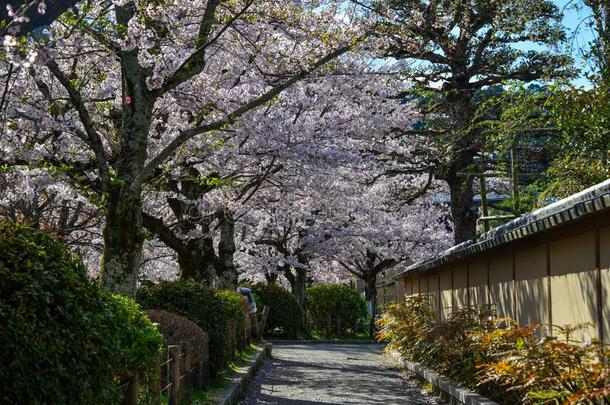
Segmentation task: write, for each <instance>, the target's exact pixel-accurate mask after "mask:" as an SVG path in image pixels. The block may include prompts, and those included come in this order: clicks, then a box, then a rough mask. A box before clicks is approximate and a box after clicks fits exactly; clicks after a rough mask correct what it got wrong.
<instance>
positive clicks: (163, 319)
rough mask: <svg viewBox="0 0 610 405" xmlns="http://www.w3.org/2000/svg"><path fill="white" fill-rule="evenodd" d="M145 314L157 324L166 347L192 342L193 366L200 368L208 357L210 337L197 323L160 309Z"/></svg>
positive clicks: (148, 310) (150, 310)
mask: <svg viewBox="0 0 610 405" xmlns="http://www.w3.org/2000/svg"><path fill="white" fill-rule="evenodd" d="M144 313H145V314H146V316H148V318H149V319H150V320H151V321H152V322H154V323H156V324H157V327H158V328H159V332H161V334H162V335H163V337H164V338H165V344H166V345H179V344H181V343H182V342H191V353H192V362H193V365H195V366H197V367H198V365H199V364H200V363H201V361H202V360H204V359H205V358H207V357H208V347H207V346H208V344H207V340H208V337H207V336H206V334H205V332H204V331H203V330H202V329H201V328H200V327H199V326H197V324H196V323H195V322H193V321H191V320H190V319H187V318H185V317H184V316H180V315H177V314H174V313H171V312H167V311H163V310H160V309H147V310H146V311H144Z"/></svg>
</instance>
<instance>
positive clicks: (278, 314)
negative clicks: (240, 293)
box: [253, 284, 303, 337]
mask: <svg viewBox="0 0 610 405" xmlns="http://www.w3.org/2000/svg"><path fill="white" fill-rule="evenodd" d="M253 291H254V293H255V294H256V295H255V299H258V300H259V301H257V302H256V306H257V308H258V310H259V311H260V310H262V309H263V306H264V305H266V306H268V307H269V317H268V319H267V325H266V327H265V330H266V331H269V332H272V331H274V329H276V328H279V329H280V330H281V332H282V333H283V334H284V335H286V336H289V337H296V335H297V334H298V333H299V331H300V330H301V329H302V328H303V309H302V308H301V306H300V305H299V302H298V301H297V299H296V298H295V297H294V295H292V294H291V293H290V292H289V291H287V290H285V289H284V288H282V287H280V286H277V285H274V284H257V285H255V286H254V288H253Z"/></svg>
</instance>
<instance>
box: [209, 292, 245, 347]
mask: <svg viewBox="0 0 610 405" xmlns="http://www.w3.org/2000/svg"><path fill="white" fill-rule="evenodd" d="M216 297H218V298H219V299H220V300H221V301H222V303H223V304H224V306H225V308H226V309H227V311H228V314H229V319H233V320H235V335H236V336H243V335H244V329H245V328H246V316H247V315H248V314H249V313H250V306H249V305H248V300H247V299H246V297H244V296H243V295H241V294H239V293H237V292H234V291H230V290H221V291H216Z"/></svg>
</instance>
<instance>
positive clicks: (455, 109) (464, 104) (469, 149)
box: [443, 88, 480, 244]
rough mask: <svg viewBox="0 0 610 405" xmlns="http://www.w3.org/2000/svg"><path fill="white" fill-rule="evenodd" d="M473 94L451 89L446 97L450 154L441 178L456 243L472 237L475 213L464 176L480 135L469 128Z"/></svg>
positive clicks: (470, 188)
mask: <svg viewBox="0 0 610 405" xmlns="http://www.w3.org/2000/svg"><path fill="white" fill-rule="evenodd" d="M472 97H473V93H472V92H471V91H467V89H466V88H460V89H458V90H454V91H453V93H450V94H449V95H448V97H447V103H448V108H449V111H450V115H451V119H452V132H453V139H452V145H451V155H450V156H449V162H448V164H447V168H446V172H445V173H444V174H443V179H444V180H445V181H446V182H447V185H448V186H449V190H450V193H451V197H450V201H451V203H450V204H451V218H452V219H453V238H454V241H455V243H456V244H458V243H462V242H464V241H467V240H469V239H473V238H474V237H475V234H476V222H477V213H476V207H475V205H474V201H473V197H474V191H473V176H468V175H465V173H468V172H471V171H472V170H473V167H472V164H473V161H474V157H475V156H476V154H477V151H478V147H477V138H478V137H479V136H480V135H479V134H476V131H475V130H473V129H470V128H469V126H470V125H471V124H472V122H471V121H472V117H473V108H474V107H473V105H472Z"/></svg>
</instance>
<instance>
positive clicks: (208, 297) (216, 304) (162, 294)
mask: <svg viewBox="0 0 610 405" xmlns="http://www.w3.org/2000/svg"><path fill="white" fill-rule="evenodd" d="M136 300H137V301H138V302H139V303H140V304H141V305H142V307H143V308H145V309H163V310H165V311H168V312H173V313H175V314H178V315H182V316H184V317H186V318H188V319H190V320H191V321H193V322H195V323H196V324H197V325H198V326H199V327H200V328H201V329H203V331H204V332H206V333H207V334H208V338H209V354H210V372H211V373H212V375H214V374H216V373H217V372H218V371H220V370H221V369H222V368H223V367H224V366H225V365H226V362H227V358H226V355H225V351H224V347H225V343H226V340H227V320H228V319H229V312H228V310H227V309H226V307H225V305H224V304H223V302H222V300H221V299H220V298H218V297H216V295H215V294H214V291H212V290H211V289H209V288H208V287H206V286H205V285H203V284H200V283H197V282H194V281H190V280H180V281H163V282H160V283H159V284H155V285H152V286H147V287H141V288H140V289H139V290H138V293H137V295H136Z"/></svg>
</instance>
